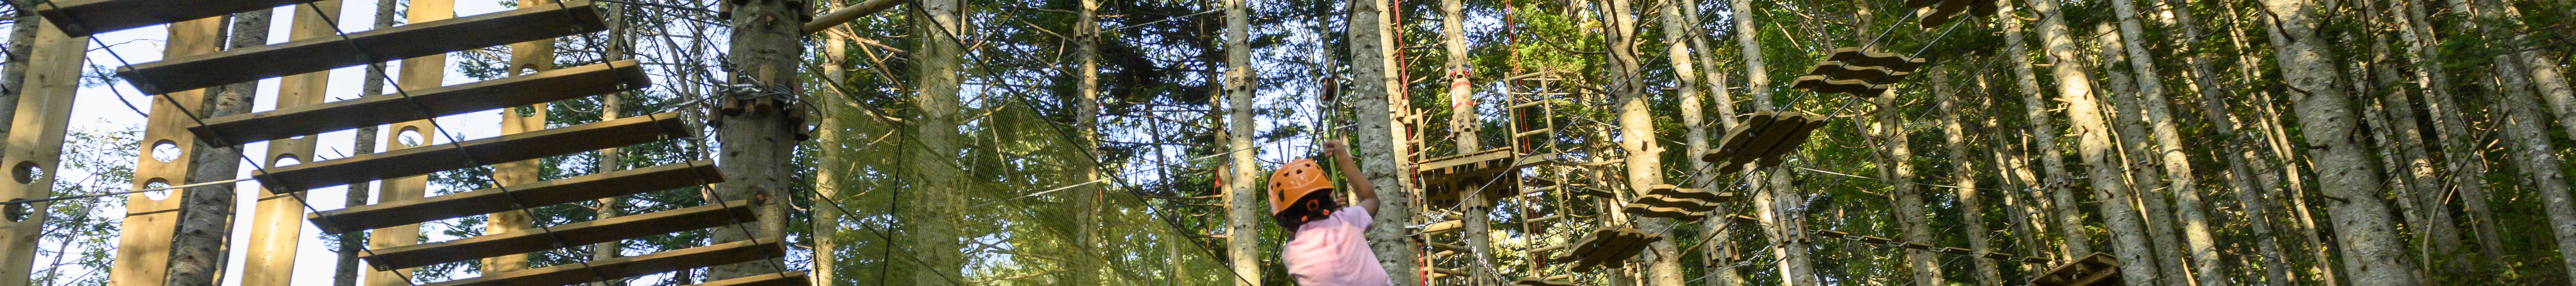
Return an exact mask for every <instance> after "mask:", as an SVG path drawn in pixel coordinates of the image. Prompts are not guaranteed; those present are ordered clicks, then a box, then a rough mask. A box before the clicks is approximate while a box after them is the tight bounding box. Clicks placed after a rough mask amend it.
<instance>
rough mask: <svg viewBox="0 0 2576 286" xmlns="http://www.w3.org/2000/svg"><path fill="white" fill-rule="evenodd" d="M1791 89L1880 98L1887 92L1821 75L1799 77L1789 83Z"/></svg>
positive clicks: (1856, 81) (1881, 87)
mask: <svg viewBox="0 0 2576 286" xmlns="http://www.w3.org/2000/svg"><path fill="white" fill-rule="evenodd" d="M1789 88H1794V89H1805V90H1814V91H1816V92H1817V93H1841V94H1850V95H1852V96H1858V97H1878V94H1880V93H1886V92H1887V86H1883V85H1875V84H1869V82H1866V81H1861V80H1857V79H1829V78H1825V76H1821V75H1808V76H1799V77H1798V80H1797V81H1796V82H1791V83H1789Z"/></svg>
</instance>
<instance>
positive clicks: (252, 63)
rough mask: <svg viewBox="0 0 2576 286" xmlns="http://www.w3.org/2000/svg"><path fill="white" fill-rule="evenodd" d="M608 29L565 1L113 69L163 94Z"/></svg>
mask: <svg viewBox="0 0 2576 286" xmlns="http://www.w3.org/2000/svg"><path fill="white" fill-rule="evenodd" d="M165 1H166V0H165ZM172 2H177V1H172ZM607 29H608V26H607V25H606V24H603V22H601V20H600V17H599V11H598V9H596V8H593V7H591V1H589V0H571V1H564V2H563V5H561V6H557V5H537V7H529V8H525V9H509V10H504V11H501V12H494V13H491V14H483V15H475V16H470V17H458V18H451V19H446V20H437V21H429V22H422V23H414V24H410V25H402V26H397V27H393V28H384V29H375V30H367V31H363V32H356V33H349V34H348V36H347V38H348V39H347V40H342V39H341V37H319V38H312V39H304V40H297V41H290V42H286V43H282V44H275V45H265V46H257V47H248V48H239V49H231V50H225V51H222V52H215V53H206V54H199V55H192V56H184V57H178V58H171V59H165V60H161V61H155V62H148V63H142V64H136V65H132V66H126V67H123V68H118V69H117V71H116V75H117V76H118V77H123V78H125V80H126V81H128V82H131V83H133V84H134V88H135V89H136V90H141V91H143V93H146V94H164V93H169V92H174V91H183V90H192V89H200V88H207V87H213V86H218V85H225V84H232V83H239V82H247V81H254V80H259V79H263V78H271V77H279V76H285V75H291V74H303V73H311V72H319V71H327V70H331V69H333V68H341V67H349V66H356V65H362V64H367V63H372V62H383V61H391V60H397V59H403V58H411V57H420V56H431V55H440V54H446V53H448V52H455V51H463V50H470V49H479V48H486V47H492V46H499V45H507V44H511V43H519V42H528V41H536V40H544V39H552V38H555V37H563V36H572V35H580V34H582V33H590V32H598V31H602V30H607Z"/></svg>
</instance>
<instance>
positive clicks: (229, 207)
mask: <svg viewBox="0 0 2576 286" xmlns="http://www.w3.org/2000/svg"><path fill="white" fill-rule="evenodd" d="M268 26H269V11H267V10H261V11H251V12H244V13H239V14H233V15H232V28H231V29H228V30H226V32H228V33H230V34H231V35H230V37H229V38H230V39H231V41H230V42H229V43H227V44H225V46H226V48H230V49H238V48H245V47H254V46H262V45H267V44H268ZM213 93H214V96H210V97H206V98H205V103H203V104H201V105H198V106H201V107H203V108H204V109H203V110H195V111H191V112H195V113H196V114H195V115H196V116H198V119H201V120H202V119H206V118H215V117H218V116H225V115H234V114H242V113H249V112H250V108H251V102H253V100H255V99H256V98H257V97H258V96H259V83H257V82H247V83H236V84H228V85H224V86H222V87H220V88H215V89H213ZM194 145H196V147H195V149H196V150H195V151H193V152H188V154H190V155H193V156H196V157H195V159H192V160H191V161H189V163H188V165H189V166H188V176H189V178H188V181H189V182H190V183H196V182H213V181H222V180H231V179H233V176H234V175H236V174H238V173H237V172H239V171H240V170H241V161H242V160H241V158H242V153H241V152H242V149H241V146H240V145H234V146H220V147H218V146H208V145H210V144H194ZM179 194H180V196H182V197H184V199H182V200H180V206H179V219H178V221H177V222H176V223H177V226H178V228H177V230H176V231H175V233H176V235H173V236H172V240H171V243H170V245H171V247H170V265H169V272H168V273H169V276H168V277H169V278H168V279H169V280H166V281H165V282H163V285H215V284H217V283H223V281H221V280H220V279H222V278H223V277H222V276H223V275H224V267H225V265H224V262H225V261H226V259H227V257H230V255H231V254H230V253H227V252H226V249H225V248H226V247H224V246H225V245H227V244H226V243H225V241H227V240H228V239H229V238H231V237H232V222H233V203H234V201H233V200H234V198H235V194H234V193H233V184H214V185H207V186H201V187H194V188H188V190H187V191H185V192H179Z"/></svg>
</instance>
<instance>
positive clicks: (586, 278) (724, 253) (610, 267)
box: [422, 238, 787, 286]
mask: <svg viewBox="0 0 2576 286" xmlns="http://www.w3.org/2000/svg"><path fill="white" fill-rule="evenodd" d="M780 246H781V245H780V244H779V242H778V238H761V239H754V240H745V241H735V242H727V243H719V244H716V245H709V246H700V247H695V248H689V249H681V250H672V251H663V252H657V253H653V254H645V255H639V256H631V257H619V258H610V259H601V260H593V261H590V263H589V264H588V265H583V264H569V265H558V266H554V267H546V268H537V269H528V270H520V271H511V272H501V273H488V274H484V275H483V277H475V278H466V279H457V280H449V281H447V282H438V283H430V284H422V286H502V285H568V284H575V283H582V282H593V281H598V280H597V279H598V278H608V279H617V278H628V277H636V276H644V275H651V274H655V273H663V272H671V271H680V270H688V269H693V268H701V267H708V266H716V265H725V264H732V263H738V262H746V261H754V260H760V259H768V258H778V257H784V256H787V251H786V249H784V248H780ZM583 266H589V267H583Z"/></svg>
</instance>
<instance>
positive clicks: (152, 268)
mask: <svg viewBox="0 0 2576 286" xmlns="http://www.w3.org/2000/svg"><path fill="white" fill-rule="evenodd" d="M223 24H224V19H223V18H221V17H216V18H206V19H196V20H189V21H183V22H178V23H171V24H170V40H169V44H168V45H166V46H165V48H164V50H163V51H162V54H163V55H164V56H165V57H178V56H186V55H195V54H203V53H211V52H215V50H216V48H217V47H220V46H218V45H220V44H221V43H222V42H221V40H222V38H223V37H222V35H221V33H222V32H223ZM205 96H206V90H189V91H180V92H172V93H170V94H161V95H154V98H152V99H151V103H150V104H151V105H152V114H151V116H148V118H147V119H145V121H144V123H145V125H144V127H143V141H142V143H143V144H139V145H137V146H136V147H138V148H143V153H142V154H143V156H142V158H136V159H137V160H136V161H137V163H136V164H135V165H134V188H137V189H140V188H145V187H158V186H164V185H168V186H176V185H184V184H187V183H188V182H186V181H185V180H186V179H187V178H188V162H189V161H192V160H190V158H189V157H191V155H194V154H184V153H187V152H189V150H195V149H196V147H195V146H196V141H197V139H196V136H195V135H192V134H189V133H188V132H187V130H185V129H182V128H184V127H187V123H188V122H189V121H192V120H190V118H188V116H187V115H185V114H182V113H181V112H179V111H180V110H182V109H185V110H188V111H189V112H196V111H197V110H200V109H201V108H197V105H198V104H199V103H201V102H202V100H203V98H204V97H205ZM161 97H168V98H166V99H164V98H161ZM174 102H175V103H176V104H185V105H173V104H174ZM164 146H167V147H164ZM162 152H168V153H172V154H159V153H162ZM159 158H171V159H170V160H167V161H164V160H161V159H159ZM182 192H184V191H183V190H169V191H167V192H166V193H167V194H168V195H167V196H160V197H161V199H153V198H152V197H154V196H157V195H149V194H138V195H131V196H126V197H125V222H124V223H122V226H123V228H122V230H120V231H119V232H118V234H117V243H116V256H115V258H114V260H115V263H114V264H113V265H114V266H113V268H109V269H108V284H109V285H159V284H161V283H162V282H164V281H163V280H164V279H165V277H164V276H166V275H168V274H169V269H167V268H168V266H169V264H170V241H171V238H172V235H174V234H176V233H175V231H176V229H175V227H177V224H176V222H177V221H178V219H179V213H178V212H177V211H178V208H179V200H176V199H172V198H177V197H180V196H183V195H185V194H183V193H182Z"/></svg>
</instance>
